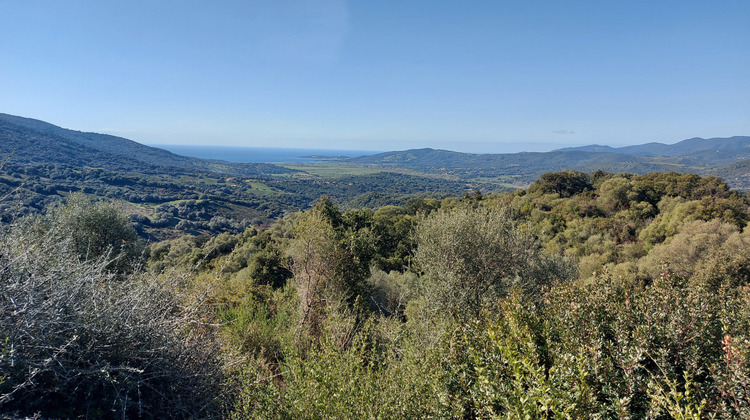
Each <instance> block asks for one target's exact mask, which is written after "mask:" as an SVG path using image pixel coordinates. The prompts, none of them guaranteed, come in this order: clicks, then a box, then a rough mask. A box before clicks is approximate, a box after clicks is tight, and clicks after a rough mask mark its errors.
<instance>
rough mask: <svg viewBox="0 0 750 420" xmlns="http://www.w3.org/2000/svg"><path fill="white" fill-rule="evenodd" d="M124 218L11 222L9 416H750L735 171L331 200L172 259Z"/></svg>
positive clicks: (562, 178)
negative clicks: (347, 205)
mask: <svg viewBox="0 0 750 420" xmlns="http://www.w3.org/2000/svg"><path fill="white" fill-rule="evenodd" d="M76 200H78V201H76ZM117 214H118V213H117V211H116V209H115V208H114V207H112V206H111V205H109V204H106V203H90V202H86V201H85V200H84V199H83V198H80V197H78V198H74V199H73V200H69V203H68V204H66V206H63V207H62V208H60V209H57V210H51V211H49V212H48V214H47V215H46V216H43V217H37V218H33V219H32V218H25V219H22V220H20V221H18V222H15V223H12V224H10V225H7V226H4V230H3V241H2V242H3V243H2V249H1V250H0V262H2V267H0V268H1V269H2V271H1V272H0V276H2V277H0V281H2V282H3V288H2V299H3V301H2V305H3V306H2V311H3V312H2V316H3V321H2V324H1V325H2V329H0V337H7V338H8V340H7V341H6V342H5V344H4V345H3V348H2V350H3V352H2V353H1V354H2V356H0V357H1V358H0V366H2V368H3V370H2V372H0V378H4V382H3V383H2V384H1V385H0V390H1V391H2V393H1V394H0V398H1V399H0V407H2V410H3V411H4V412H9V413H18V415H32V414H34V413H41V414H42V415H44V416H57V417H76V416H86V417H93V418H96V417H156V416H171V417H230V418H518V419H521V418H524V419H527V418H556V419H557V418H559V419H566V418H569V419H577V418H644V419H701V418H726V419H729V418H748V417H750V365H749V363H750V359H749V358H750V309H748V308H750V305H748V304H749V303H750V286H749V285H748V284H749V283H750V268H748V267H750V234H749V233H748V230H747V225H748V219H749V218H750V211H749V210H748V200H747V198H746V197H744V196H742V195H740V194H738V193H736V192H733V191H730V190H729V189H728V188H727V186H726V184H724V183H723V182H722V181H721V180H720V179H718V178H714V177H699V176H695V175H689V174H676V173H659V174H656V173H655V174H646V175H632V174H611V173H605V172H602V171H598V172H594V173H591V174H587V173H582V172H576V171H563V172H558V173H551V174H545V175H544V176H542V177H541V178H540V179H539V180H538V181H537V182H536V183H534V184H533V185H532V186H531V187H530V188H528V189H527V190H525V191H517V192H515V193H506V194H487V195H482V194H481V193H474V194H465V195H464V196H463V197H450V198H445V199H442V200H438V199H429V198H418V199H412V200H410V201H408V202H406V203H405V204H404V205H403V206H385V207H381V208H379V209H374V210H371V209H360V210H348V211H342V210H341V209H340V208H339V207H338V206H337V205H336V204H335V203H334V202H333V201H332V200H331V199H329V198H326V197H323V198H321V199H320V200H319V201H318V202H317V203H316V204H315V206H313V208H311V209H309V210H307V211H305V212H298V213H294V214H290V215H287V216H286V217H284V218H282V219H280V220H279V221H278V222H276V223H275V224H274V225H272V226H271V227H269V228H266V229H258V228H253V227H250V228H248V229H246V230H245V231H244V232H242V233H239V234H228V233H224V234H220V235H217V236H183V237H181V238H178V239H174V240H171V241H164V242H158V243H153V244H151V245H150V246H148V249H147V248H146V247H145V245H144V244H142V243H139V241H138V239H137V238H136V237H135V236H133V235H132V232H131V231H129V230H128V227H129V226H128V225H127V223H128V220H127V219H124V218H122V217H120V216H117ZM88 221H91V224H89V222H88ZM97 223H103V224H106V225H108V226H110V225H111V227H112V228H116V229H112V230H107V231H106V232H112V233H111V235H110V236H106V235H100V236H97V235H93V236H91V237H89V236H87V235H88V233H86V229H90V230H91V229H93V230H91V231H92V232H96V231H97V228H95V227H94V228H89V227H87V226H97ZM69 226H76V228H75V229H73V230H71V228H70V227H69ZM102 232H104V231H102ZM89 233H90V232H89ZM108 235H109V234H108ZM76 238H79V239H76ZM80 238H83V239H80ZM87 238H88V239H87ZM94 251H95V252H94ZM74 350H75V351H74ZM50 393H51V394H50ZM40 395H52V398H53V399H48V400H46V402H45V401H44V400H43V399H40V397H39V396H40ZM157 407H158V408H159V409H161V410H163V411H161V412H157V411H154V410H156V408H157ZM80 413H84V414H80ZM157 413H164V414H163V415H162V414H157Z"/></svg>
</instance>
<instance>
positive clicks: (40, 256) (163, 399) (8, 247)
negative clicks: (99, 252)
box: [0, 221, 224, 418]
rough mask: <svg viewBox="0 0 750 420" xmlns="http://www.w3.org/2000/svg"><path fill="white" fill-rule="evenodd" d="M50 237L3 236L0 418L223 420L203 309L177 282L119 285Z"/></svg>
mask: <svg viewBox="0 0 750 420" xmlns="http://www.w3.org/2000/svg"><path fill="white" fill-rule="evenodd" d="M111 263H112V258H109V259H108V258H104V257H102V258H98V259H96V260H91V261H82V260H80V259H79V258H78V257H77V255H76V250H75V249H74V248H73V247H72V246H71V241H70V240H66V239H65V238H63V237H60V236H59V235H58V233H57V232H56V231H47V232H43V233H42V234H39V232H38V231H37V232H35V224H34V223H31V222H28V221H22V222H21V223H19V224H17V225H15V226H12V227H10V228H7V227H6V229H5V230H3V231H2V232H1V233H0V337H2V338H3V339H4V338H6V337H7V343H6V350H7V352H6V354H5V355H4V357H3V358H2V359H0V372H2V375H4V376H6V379H5V382H3V383H2V384H0V413H5V415H13V416H29V415H42V416H44V417H79V416H82V417H86V418H142V417H148V418H151V417H164V418H188V417H190V418H207V417H217V416H219V415H220V410H221V404H220V401H219V397H220V396H221V393H222V391H221V390H222V383H223V382H224V381H223V377H222V374H221V368H220V364H219V362H218V359H217V357H216V355H217V354H218V353H217V351H218V349H217V348H216V346H215V344H214V343H215V341H214V340H212V338H211V335H212V332H211V330H210V329H208V328H207V327H205V326H203V324H202V323H200V322H197V321H198V319H199V316H198V314H199V311H200V308H201V305H202V302H201V300H200V299H192V300H190V299H184V298H183V297H181V296H178V295H177V294H176V293H175V292H174V289H175V288H177V289H179V287H176V286H178V285H177V284H176V283H177V282H180V281H182V280H181V279H180V278H177V277H171V278H170V277H169V276H164V277H165V278H166V279H160V280H157V279H155V278H153V277H146V276H138V275H130V276H128V277H123V276H118V274H117V273H113V272H112V271H111V270H108V269H107V267H111V266H112V264H111Z"/></svg>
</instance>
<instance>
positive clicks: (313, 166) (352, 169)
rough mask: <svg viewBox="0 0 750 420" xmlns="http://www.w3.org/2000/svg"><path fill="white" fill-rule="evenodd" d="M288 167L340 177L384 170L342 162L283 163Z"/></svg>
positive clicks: (322, 175)
mask: <svg viewBox="0 0 750 420" xmlns="http://www.w3.org/2000/svg"><path fill="white" fill-rule="evenodd" d="M283 166H284V167H285V168H288V169H295V170H298V171H302V172H304V173H307V174H309V175H313V176H317V177H321V178H340V177H343V176H347V175H371V174H377V173H380V172H383V170H382V169H379V168H367V167H363V166H357V165H346V164H342V163H308V164H289V165H283ZM290 175H291V176H296V177H300V175H301V176H303V177H304V174H290Z"/></svg>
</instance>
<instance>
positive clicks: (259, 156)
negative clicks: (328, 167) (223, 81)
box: [149, 144, 380, 163]
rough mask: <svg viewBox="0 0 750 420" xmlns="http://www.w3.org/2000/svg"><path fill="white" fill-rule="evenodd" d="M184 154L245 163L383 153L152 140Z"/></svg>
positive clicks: (310, 159)
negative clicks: (191, 143)
mask: <svg viewBox="0 0 750 420" xmlns="http://www.w3.org/2000/svg"><path fill="white" fill-rule="evenodd" d="M149 146H153V147H158V148H161V149H164V150H168V151H170V152H172V153H176V154H178V155H182V156H190V157H197V158H201V159H218V160H225V161H227V162H241V163H302V162H308V163H314V162H330V161H335V160H339V159H342V158H352V157H359V156H368V155H374V154H376V153H380V152H377V151H371V150H337V149H297V148H294V149H292V148H289V149H287V148H275V147H237V146H190V145H181V144H150V145H149Z"/></svg>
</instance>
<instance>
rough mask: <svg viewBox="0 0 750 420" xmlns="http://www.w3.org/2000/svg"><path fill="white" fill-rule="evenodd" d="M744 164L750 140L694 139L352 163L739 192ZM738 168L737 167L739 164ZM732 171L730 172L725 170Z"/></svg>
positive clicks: (390, 156) (399, 155) (418, 153)
mask: <svg viewBox="0 0 750 420" xmlns="http://www.w3.org/2000/svg"><path fill="white" fill-rule="evenodd" d="M744 159H750V137H741V136H737V137H730V138H712V139H702V138H692V139H688V140H684V141H681V142H679V143H676V144H672V145H667V144H662V143H648V144H642V145H637V146H627V147H619V148H614V147H609V146H601V145H590V146H582V147H570V148H565V149H560V150H555V151H551V152H535V153H527V152H523V153H504V154H473V153H458V152H451V151H447V150H434V149H414V150H405V151H395V152H386V153H380V154H376V155H371V156H363V157H358V158H353V159H349V162H351V163H357V164H363V165H374V166H379V167H384V168H405V169H410V170H414V171H421V172H428V173H435V174H442V175H449V176H456V177H459V178H476V179H486V178H493V177H495V178H496V177H498V176H504V177H508V178H511V179H513V180H515V181H518V182H521V183H524V182H525V183H528V182H532V181H534V180H535V179H536V178H537V177H539V176H540V175H541V174H543V173H545V172H554V171H559V170H562V169H576V170H580V171H585V172H592V171H596V170H599V169H601V170H605V171H608V172H632V173H647V172H667V171H676V172H693V173H698V174H703V175H720V176H726V177H727V181H728V182H729V183H730V185H732V186H734V187H735V188H742V189H745V188H747V182H746V181H743V180H746V179H747V177H745V176H744V174H745V172H743V168H744V167H745V165H746V163H745V164H740V163H739V162H742V161H743V160H744ZM735 164H736V165H735ZM725 167H726V168H725Z"/></svg>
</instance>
